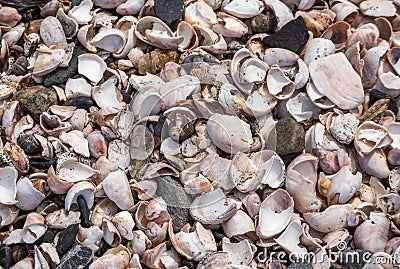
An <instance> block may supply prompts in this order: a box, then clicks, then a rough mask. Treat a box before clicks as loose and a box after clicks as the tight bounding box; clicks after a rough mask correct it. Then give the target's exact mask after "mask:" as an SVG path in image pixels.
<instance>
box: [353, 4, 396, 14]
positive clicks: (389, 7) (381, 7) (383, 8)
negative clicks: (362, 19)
mask: <svg viewBox="0 0 400 269" xmlns="http://www.w3.org/2000/svg"><path fill="white" fill-rule="evenodd" d="M360 10H361V12H362V13H363V14H364V15H365V16H372V17H392V16H394V15H396V6H395V5H394V4H393V3H392V2H391V1H379V0H367V1H362V2H361V3H360Z"/></svg>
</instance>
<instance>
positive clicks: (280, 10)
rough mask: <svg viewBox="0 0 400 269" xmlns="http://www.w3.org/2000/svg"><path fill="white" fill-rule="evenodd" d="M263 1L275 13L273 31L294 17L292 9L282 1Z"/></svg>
mask: <svg viewBox="0 0 400 269" xmlns="http://www.w3.org/2000/svg"><path fill="white" fill-rule="evenodd" d="M237 1H238V0H237ZM263 2H264V4H265V6H266V8H268V10H271V11H272V12H273V13H274V15H275V18H276V21H277V24H276V26H275V29H274V31H275V32H276V31H279V30H280V29H281V28H282V27H283V26H284V25H285V24H287V23H288V22H289V21H291V20H293V19H294V17H293V14H292V11H291V10H290V9H289V8H288V7H287V6H286V5H285V4H284V3H283V2H282V1H278V0H264V1H263ZM228 13H229V12H228Z"/></svg>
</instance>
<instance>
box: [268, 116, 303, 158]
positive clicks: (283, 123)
mask: <svg viewBox="0 0 400 269" xmlns="http://www.w3.org/2000/svg"><path fill="white" fill-rule="evenodd" d="M275 130H276V134H275V135H276V138H275V137H273V136H271V137H268V139H276V153H278V154H279V155H287V154H293V153H301V152H302V151H303V149H304V147H305V132H304V129H303V127H302V126H301V125H300V124H299V123H298V122H296V121H295V120H294V119H292V118H283V119H280V120H279V121H278V122H277V123H276V125H275ZM272 142H273V141H269V142H268V143H272Z"/></svg>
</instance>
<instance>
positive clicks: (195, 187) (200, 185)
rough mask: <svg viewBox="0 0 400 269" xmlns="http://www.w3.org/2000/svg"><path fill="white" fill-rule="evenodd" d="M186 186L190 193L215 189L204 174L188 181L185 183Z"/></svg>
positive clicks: (186, 190)
mask: <svg viewBox="0 0 400 269" xmlns="http://www.w3.org/2000/svg"><path fill="white" fill-rule="evenodd" d="M184 188H185V192H187V193H189V194H200V193H203V192H210V191H213V190H214V187H213V186H212V184H211V183H210V181H209V180H208V179H207V178H206V177H204V176H202V175H199V176H198V177H194V178H191V179H189V180H188V181H186V182H185V184H184Z"/></svg>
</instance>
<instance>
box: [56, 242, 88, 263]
mask: <svg viewBox="0 0 400 269" xmlns="http://www.w3.org/2000/svg"><path fill="white" fill-rule="evenodd" d="M92 259H93V251H92V249H90V248H88V247H81V246H79V245H76V246H75V247H74V248H72V249H71V250H70V251H68V252H67V254H65V255H64V256H63V257H62V258H61V262H60V264H59V265H58V266H57V268H56V269H79V268H84V267H85V266H86V265H88V264H89V263H90V261H91V260H92Z"/></svg>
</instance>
